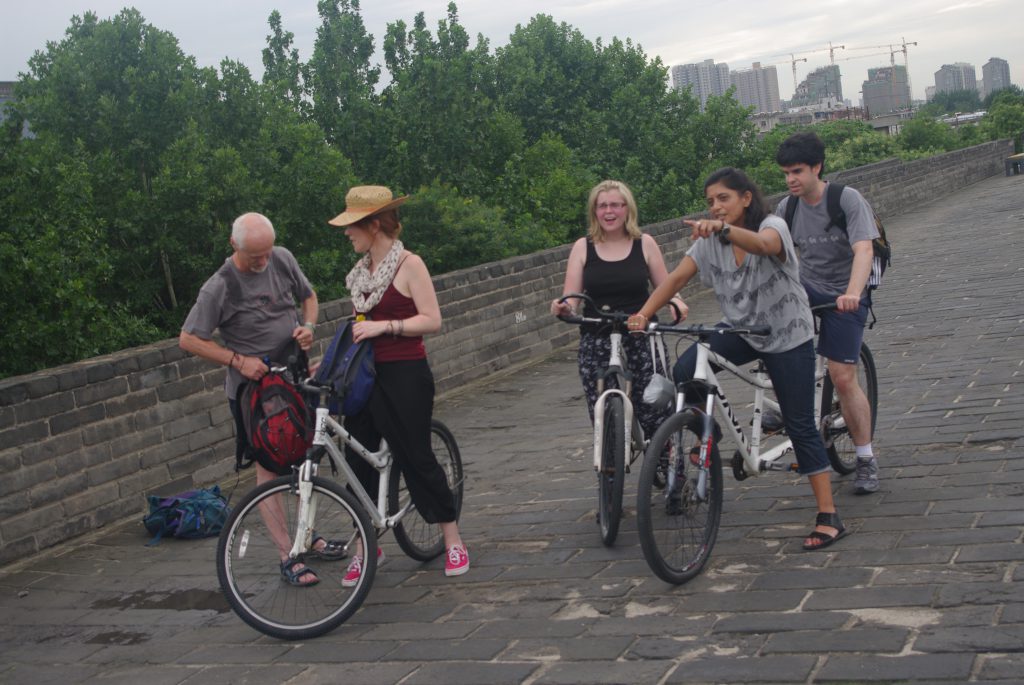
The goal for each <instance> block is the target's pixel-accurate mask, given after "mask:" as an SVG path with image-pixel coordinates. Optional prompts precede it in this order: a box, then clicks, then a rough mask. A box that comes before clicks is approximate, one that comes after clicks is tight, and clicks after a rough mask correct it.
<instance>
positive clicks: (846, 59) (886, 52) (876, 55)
mask: <svg viewBox="0 0 1024 685" xmlns="http://www.w3.org/2000/svg"><path fill="white" fill-rule="evenodd" d="M880 55H889V60H890V61H891V60H892V55H893V53H892V52H891V51H888V50H887V51H885V52H872V53H871V54H870V55H855V56H853V57H840V58H839V59H837V60H836V61H837V62H849V61H850V60H851V59H867V58H868V57H878V56H880Z"/></svg>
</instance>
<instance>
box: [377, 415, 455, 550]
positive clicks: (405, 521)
mask: <svg viewBox="0 0 1024 685" xmlns="http://www.w3.org/2000/svg"><path fill="white" fill-rule="evenodd" d="M430 449H432V450H433V452H434V456H436V457H437V463H438V464H440V465H441V469H442V470H443V471H444V473H445V477H446V478H447V479H448V487H450V488H451V489H452V495H454V497H455V518H456V520H458V518H459V515H460V514H461V513H462V481H463V473H462V456H461V455H460V454H459V446H458V445H457V444H456V443H455V437H454V436H453V435H452V432H451V431H450V430H448V427H447V426H445V425H444V424H443V423H441V422H440V421H438V420H436V419H434V420H432V421H431V424H430ZM409 501H410V497H409V488H408V487H407V486H406V484H405V478H403V477H402V474H401V472H400V471H399V469H398V468H395V466H394V464H392V468H391V475H390V476H389V478H388V513H389V514H394V513H395V512H397V511H399V510H400V509H401V508H402V507H404V506H405V505H406V504H407V503H408V502H409ZM395 542H397V543H398V546H399V547H401V548H402V551H403V552H405V553H406V554H407V555H408V556H410V557H411V558H413V559H415V560H417V561H430V560H431V559H435V558H437V557H438V556H440V555H441V554H442V553H443V552H444V536H442V535H441V526H440V525H438V524H436V523H427V522H426V521H424V520H423V517H422V516H420V514H419V512H418V511H416V508H415V507H412V508H411V509H409V511H407V512H406V514H405V516H403V517H402V520H401V521H399V522H398V524H397V525H396V526H395Z"/></svg>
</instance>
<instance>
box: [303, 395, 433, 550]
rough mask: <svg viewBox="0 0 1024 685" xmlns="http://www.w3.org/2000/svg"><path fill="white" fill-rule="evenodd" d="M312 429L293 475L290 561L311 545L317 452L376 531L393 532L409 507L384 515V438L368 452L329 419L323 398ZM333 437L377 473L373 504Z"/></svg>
mask: <svg viewBox="0 0 1024 685" xmlns="http://www.w3.org/2000/svg"><path fill="white" fill-rule="evenodd" d="M303 387H304V388H305V389H307V390H316V391H317V392H320V393H321V394H322V395H326V390H324V389H322V388H318V387H316V386H306V385H304V386H303ZM315 426H316V429H315V432H314V434H313V446H312V447H310V449H309V452H308V453H307V454H306V458H305V460H304V461H303V462H302V465H301V466H300V467H299V470H298V474H297V478H298V488H299V510H298V515H297V517H296V518H297V527H296V534H295V540H294V542H293V543H292V549H291V551H290V553H289V556H290V557H291V558H293V559H294V558H296V557H297V556H298V555H299V554H302V553H305V552H306V551H308V550H309V547H310V545H312V536H313V523H312V522H313V521H315V520H316V500H314V499H313V498H312V492H313V476H315V475H317V471H318V468H319V459H318V458H317V457H318V456H319V452H320V451H321V450H322V451H324V452H326V453H327V454H328V456H329V457H330V458H331V461H332V463H333V464H335V465H336V466H338V467H339V468H340V469H341V471H342V473H344V474H345V478H346V479H347V481H348V486H349V489H350V490H351V491H352V493H353V494H354V495H355V496H356V499H358V500H359V503H360V504H362V505H363V508H364V509H365V510H366V512H367V513H368V514H369V515H370V520H371V522H372V523H373V525H374V527H375V528H377V530H378V531H379V530H387V529H390V528H394V527H395V526H396V525H397V524H398V522H399V521H401V520H402V517H404V516H405V515H406V513H408V511H409V510H410V509H411V508H412V506H413V504H412V502H411V501H410V502H409V503H408V504H406V505H405V506H404V507H402V508H401V509H400V510H399V511H397V512H395V513H394V514H392V515H390V516H388V515H387V489H388V481H389V476H390V474H391V468H392V465H393V462H392V456H391V450H389V449H388V445H387V441H386V440H384V438H381V441H380V447H379V448H378V449H377V451H376V452H372V451H370V450H369V449H367V448H366V447H365V446H364V445H363V444H362V443H360V442H359V441H358V440H356V439H355V438H354V437H352V434H351V433H349V432H348V431H347V430H346V429H345V427H344V426H343V425H341V424H340V423H338V422H337V421H335V420H334V419H333V418H331V416H330V410H329V409H328V407H327V402H326V397H322V398H321V402H320V404H319V406H318V407H317V409H316V423H315ZM336 437H340V438H341V441H342V443H343V444H346V445H348V446H349V447H351V448H352V449H353V451H355V453H356V454H358V455H359V456H360V457H361V458H363V459H365V460H366V461H367V462H368V463H369V464H370V465H371V466H373V467H374V468H375V469H377V471H378V473H379V474H380V477H379V478H378V482H377V501H376V502H374V501H373V499H371V498H370V495H369V493H367V492H366V489H365V488H364V487H363V485H362V483H360V482H359V479H358V478H357V477H356V475H355V473H354V472H353V471H352V467H351V466H349V464H348V462H347V461H346V460H345V454H344V452H343V450H342V449H341V448H340V447H338V445H337V443H336V442H335V440H334V438H336Z"/></svg>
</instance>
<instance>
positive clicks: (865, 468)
mask: <svg viewBox="0 0 1024 685" xmlns="http://www.w3.org/2000/svg"><path fill="white" fill-rule="evenodd" d="M877 491H878V460H877V459H875V458H874V457H868V458H866V459H864V458H861V457H857V476H856V478H855V479H854V481H853V492H854V494H856V495H868V494H870V493H872V492H877Z"/></svg>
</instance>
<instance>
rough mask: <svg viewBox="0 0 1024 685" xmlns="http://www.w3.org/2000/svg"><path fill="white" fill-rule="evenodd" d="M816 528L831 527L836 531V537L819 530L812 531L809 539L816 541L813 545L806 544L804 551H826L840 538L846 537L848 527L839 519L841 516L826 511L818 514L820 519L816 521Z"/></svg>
mask: <svg viewBox="0 0 1024 685" xmlns="http://www.w3.org/2000/svg"><path fill="white" fill-rule="evenodd" d="M814 525H816V526H829V527H830V528H835V529H836V531H837V532H836V534H835V535H829V534H828V533H822V532H821V531H819V530H812V531H811V533H810V535H808V536H807V537H808V538H809V539H811V540H814V542H813V543H811V544H808V543H806V542H805V543H804V549H806V550H808V551H810V550H816V549H825V548H826V547H828V546H829V545H831V544H832V543H833V542H835V541H836V540H838V539H839V538H841V537H843V536H844V535H846V526H844V525H843V521H842V519H840V518H839V514H838V513H836V512H832V513H828V512H824V511H819V512H818V518H817V519H816V520H815V521H814Z"/></svg>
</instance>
